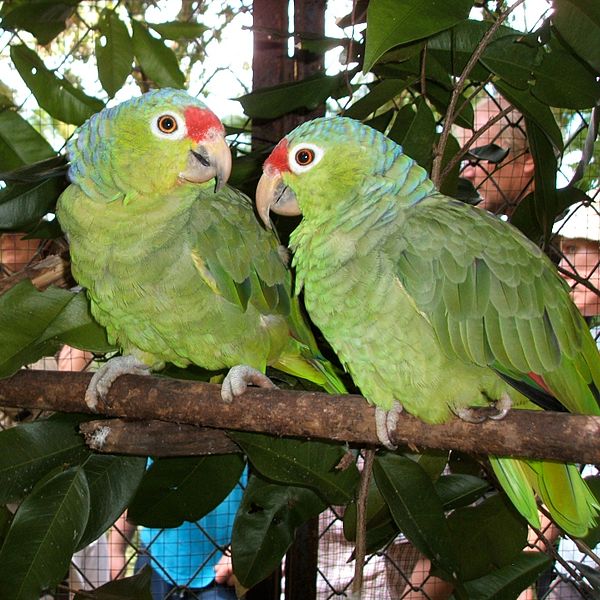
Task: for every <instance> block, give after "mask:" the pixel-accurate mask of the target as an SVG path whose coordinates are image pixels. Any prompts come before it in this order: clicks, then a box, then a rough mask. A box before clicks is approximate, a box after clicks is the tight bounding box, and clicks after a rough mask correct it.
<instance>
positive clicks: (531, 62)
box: [480, 35, 539, 89]
mask: <svg viewBox="0 0 600 600" xmlns="http://www.w3.org/2000/svg"><path fill="white" fill-rule="evenodd" d="M522 37H523V36H522V35H505V36H503V37H501V38H498V39H495V40H493V41H492V42H491V43H490V44H489V45H488V46H487V48H486V49H485V51H484V53H483V56H482V57H481V59H480V60H481V63H482V64H483V65H484V66H485V67H486V68H487V69H489V70H490V72H491V73H493V74H494V75H497V76H498V77H502V79H504V80H505V81H507V82H508V83H509V84H510V85H512V86H514V87H518V88H520V89H525V88H527V86H528V85H529V81H530V79H531V73H532V71H533V69H534V67H535V65H536V60H537V56H538V51H539V49H538V48H537V47H535V46H531V45H529V44H526V43H524V42H522V41H521V40H522Z"/></svg>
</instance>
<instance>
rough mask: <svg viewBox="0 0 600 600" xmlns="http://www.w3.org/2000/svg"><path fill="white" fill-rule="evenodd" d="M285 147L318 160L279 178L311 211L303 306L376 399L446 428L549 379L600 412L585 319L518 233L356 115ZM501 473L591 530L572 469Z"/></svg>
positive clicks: (593, 509) (306, 219)
mask: <svg viewBox="0 0 600 600" xmlns="http://www.w3.org/2000/svg"><path fill="white" fill-rule="evenodd" d="M286 139H287V143H288V145H289V147H298V145H299V144H302V143H304V142H307V143H310V144H313V145H314V146H318V147H319V148H320V149H321V152H322V156H321V158H320V160H319V162H318V164H316V165H315V166H314V167H312V168H310V169H304V170H303V171H302V172H299V173H296V172H294V171H293V170H289V171H285V172H282V173H281V175H280V176H281V178H282V180H283V182H284V184H285V185H286V186H287V187H288V188H289V189H291V190H292V191H293V192H294V194H295V195H296V198H297V202H298V206H299V208H300V211H301V212H302V215H303V220H302V221H301V223H300V225H299V226H298V227H297V229H296V230H295V231H294V232H293V233H292V236H291V238H290V240H291V246H292V249H293V250H294V259H293V264H294V265H295V267H296V270H297V277H298V280H299V281H300V283H301V284H302V285H303V286H304V293H305V301H306V306H307V309H308V310H309V313H310V315H311V316H312V318H313V320H314V321H315V323H316V324H317V326H318V327H319V328H320V329H321V331H322V332H323V333H324V335H325V337H326V338H327V339H328V341H329V342H330V344H331V345H332V347H333V348H334V350H335V351H336V352H337V353H338V355H339V357H340V359H341V360H342V362H343V364H345V365H347V368H348V369H349V371H350V372H351V374H352V376H353V378H354V380H355V382H356V383H357V384H358V385H359V387H360V388H361V391H362V392H363V394H364V395H365V397H366V398H367V399H368V400H369V401H370V402H372V403H374V404H376V405H377V406H380V407H382V408H383V409H386V410H387V409H389V408H391V406H392V403H393V402H394V401H397V402H400V403H401V404H402V405H403V406H404V407H405V409H406V410H407V411H408V412H410V413H412V414H414V415H415V416H417V417H420V418H421V419H423V420H425V421H427V422H431V423H436V422H442V421H445V420H448V419H450V418H451V417H452V414H453V412H455V411H457V410H458V409H459V408H466V407H473V406H483V405H486V404H488V403H489V402H490V401H496V400H499V399H500V398H502V397H503V396H505V395H507V394H508V395H509V396H510V397H511V398H512V401H513V405H514V406H516V407H517V408H518V407H525V408H532V407H533V405H532V404H531V403H530V402H529V401H528V400H527V399H526V398H525V397H524V396H523V395H522V394H521V393H520V392H519V391H517V390H516V389H515V388H511V387H509V386H508V384H507V383H506V382H510V381H513V382H515V385H516V386H518V387H519V388H520V389H522V390H526V389H527V387H528V386H530V385H532V386H534V387H535V388H536V389H538V390H539V388H538V387H537V384H536V383H534V382H535V381H539V382H541V383H543V387H544V388H545V389H546V390H547V391H548V392H549V393H551V394H552V395H553V396H555V397H556V399H557V400H558V401H559V402H560V403H562V405H563V406H565V407H566V408H567V409H568V410H570V411H573V412H582V413H587V414H595V415H598V414H600V406H599V403H598V389H599V388H600V376H599V372H600V358H599V356H598V351H597V350H596V347H595V345H594V342H593V340H592V339H591V336H590V334H589V331H588V330H587V327H586V324H585V321H584V320H583V318H582V317H581V315H580V314H579V313H578V311H577V309H576V308H575V306H574V305H573V303H572V301H571V300H570V298H569V295H568V290H567V289H566V287H565V285H564V282H563V281H562V280H561V278H560V277H559V276H558V274H557V273H556V269H555V268H554V266H553V265H552V263H551V262H550V260H549V259H548V258H547V257H546V256H545V255H544V254H543V253H542V252H541V250H540V249H539V248H537V247H536V246H535V245H534V244H533V243H531V242H530V241H529V240H528V239H527V238H526V237H525V236H523V235H522V234H521V232H519V231H518V230H516V229H515V228H514V227H512V226H510V225H509V224H507V223H504V222H502V221H500V220H498V219H497V218H496V217H493V216H492V215H490V214H488V213H486V212H485V211H482V210H479V209H476V208H474V207H472V206H468V205H466V204H463V203H461V202H458V201H456V200H452V199H450V198H448V197H446V196H444V195H442V194H440V193H438V192H436V191H435V189H434V188H433V184H432V183H431V181H430V180H429V179H428V178H427V175H426V173H425V171H424V170H423V169H421V168H420V167H418V166H417V165H416V164H415V163H414V162H413V161H412V160H411V159H410V158H408V157H406V156H405V155H404V154H403V153H402V148H401V147H400V146H398V145H397V144H395V143H394V142H393V141H391V140H389V139H388V138H386V137H385V136H383V135H382V134H380V133H378V132H376V131H374V130H372V129H370V128H368V127H366V126H364V125H362V124H360V123H358V122H356V121H353V120H351V119H347V118H333V119H316V120H314V121H311V122H308V123H305V124H303V125H301V126H299V127H298V128H296V129H295V130H294V131H293V132H291V133H290V134H288V136H286ZM290 160H292V157H290ZM505 379H506V381H505ZM539 395H540V394H539V391H538V397H539ZM492 464H493V466H494V469H495V471H496V474H497V475H498V479H499V481H500V482H501V484H502V486H503V487H504V488H505V490H506V491H507V493H508V494H509V496H510V497H511V499H512V500H513V502H514V503H515V505H516V506H517V508H518V509H519V510H520V511H521V512H522V514H523V515H524V516H525V517H526V518H527V519H529V521H530V522H531V523H533V524H537V523H538V516H537V508H536V502H535V497H534V495H533V490H534V491H535V492H536V493H537V494H538V496H539V497H540V498H541V499H542V500H543V501H544V502H545V503H546V504H547V506H548V507H549V508H550V510H551V511H552V514H553V516H554V517H555V518H556V520H557V522H558V523H559V524H560V525H561V526H562V527H564V528H565V529H566V530H567V531H570V532H571V533H573V534H574V535H581V533H582V532H585V531H586V530H587V529H588V527H590V526H591V525H592V524H593V523H594V519H595V516H596V514H597V512H598V509H599V508H600V507H599V505H598V502H597V501H596V499H595V498H594V496H593V495H592V494H591V492H590V491H589V489H588V488H587V486H586V484H585V483H584V482H583V480H581V477H580V476H579V474H578V473H577V472H576V471H577V470H576V468H575V467H574V466H572V465H554V464H551V463H547V462H544V461H517V460H514V459H510V458H493V459H492ZM566 489H568V490H570V491H569V494H568V495H567V496H566V498H567V499H566V500H565V501H563V500H562V496H561V495H562V494H563V493H565V490H566Z"/></svg>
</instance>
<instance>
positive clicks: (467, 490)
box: [435, 475, 490, 510]
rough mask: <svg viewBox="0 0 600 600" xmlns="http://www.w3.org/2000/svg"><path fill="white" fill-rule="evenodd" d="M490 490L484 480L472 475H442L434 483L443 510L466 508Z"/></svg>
mask: <svg viewBox="0 0 600 600" xmlns="http://www.w3.org/2000/svg"><path fill="white" fill-rule="evenodd" d="M489 489H490V484H489V483H488V482H487V481H485V480H484V479H480V478H479V477H473V476H472V475H442V476H441V477H440V478H439V479H438V480H437V481H436V482H435V491H436V492H437V495H438V496H439V497H440V499H441V501H442V503H443V505H444V510H452V509H454V508H459V507H461V506H467V505H469V504H471V503H473V502H475V500H477V499H479V498H481V496H482V495H483V494H484V493H485V492H486V491H488V490H489Z"/></svg>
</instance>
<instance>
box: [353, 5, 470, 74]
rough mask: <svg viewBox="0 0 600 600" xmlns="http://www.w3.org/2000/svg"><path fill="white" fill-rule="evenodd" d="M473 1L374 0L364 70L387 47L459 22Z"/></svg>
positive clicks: (433, 32)
mask: <svg viewBox="0 0 600 600" xmlns="http://www.w3.org/2000/svg"><path fill="white" fill-rule="evenodd" d="M472 6H473V0H455V1H454V2H443V1H440V0H403V2H397V0H371V2H369V8H368V11H367V46H366V49H365V60H364V67H363V72H365V73H366V72H367V71H369V70H370V69H371V67H372V66H373V65H374V64H375V62H376V61H377V59H379V58H380V57H381V56H382V55H383V54H384V53H385V52H386V51H387V50H389V49H390V48H393V47H394V46H398V45H399V44H408V43H409V42H414V41H415V40H418V39H421V38H425V37H429V36H432V35H434V34H435V33H438V32H439V31H443V30H444V29H449V28H450V27H452V26H454V25H456V24H457V23H460V22H461V21H463V20H464V19H466V18H467V17H468V15H469V11H470V10H471V7H472Z"/></svg>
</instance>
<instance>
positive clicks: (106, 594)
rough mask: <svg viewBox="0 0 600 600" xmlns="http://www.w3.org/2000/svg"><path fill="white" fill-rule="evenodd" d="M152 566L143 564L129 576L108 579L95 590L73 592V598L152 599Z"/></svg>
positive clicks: (88, 599)
mask: <svg viewBox="0 0 600 600" xmlns="http://www.w3.org/2000/svg"><path fill="white" fill-rule="evenodd" d="M151 579H152V568H151V567H150V565H146V566H144V567H143V568H142V569H141V570H140V571H138V572H137V573H136V574H135V575H132V576H131V577H125V578H124V579H117V580H116V581H109V582H108V583H105V584H104V585H102V586H100V587H99V588H96V589H95V590H90V591H85V592H80V593H78V594H75V598H74V600H152V591H151V588H150V581H151Z"/></svg>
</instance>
